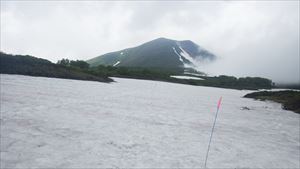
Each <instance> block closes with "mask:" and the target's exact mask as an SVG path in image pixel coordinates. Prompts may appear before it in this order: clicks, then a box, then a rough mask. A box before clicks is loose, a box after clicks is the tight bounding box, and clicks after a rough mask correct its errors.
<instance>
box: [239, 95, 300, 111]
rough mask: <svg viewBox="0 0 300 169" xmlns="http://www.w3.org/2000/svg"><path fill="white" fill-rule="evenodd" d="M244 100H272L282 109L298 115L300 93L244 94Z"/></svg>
mask: <svg viewBox="0 0 300 169" xmlns="http://www.w3.org/2000/svg"><path fill="white" fill-rule="evenodd" d="M244 97H246V98H254V99H259V100H272V101H275V102H278V103H281V104H282V107H283V109H286V110H292V111H294V112H296V113H298V114H300V92H299V91H292V90H285V91H261V92H254V93H249V94H246V95H245V96H244Z"/></svg>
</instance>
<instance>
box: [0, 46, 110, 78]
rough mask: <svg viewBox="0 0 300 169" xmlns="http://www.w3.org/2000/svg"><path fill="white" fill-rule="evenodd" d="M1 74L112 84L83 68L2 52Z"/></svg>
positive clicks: (0, 59)
mask: <svg viewBox="0 0 300 169" xmlns="http://www.w3.org/2000/svg"><path fill="white" fill-rule="evenodd" d="M0 73H4V74H20V75H30V76H43V77H55V78H65V79H78V80H93V81H100V82H111V81H112V79H110V78H108V77H107V76H94V75H91V74H89V73H87V72H85V71H83V70H82V69H81V68H76V67H67V66H64V65H60V64H54V63H52V62H50V61H48V60H46V59H40V58H36V57H33V56H29V55H11V54H6V53H3V52H0Z"/></svg>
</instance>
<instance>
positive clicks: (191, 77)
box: [170, 76, 204, 80]
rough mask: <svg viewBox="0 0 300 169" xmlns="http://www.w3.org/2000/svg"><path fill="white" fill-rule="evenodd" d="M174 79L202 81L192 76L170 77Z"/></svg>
mask: <svg viewBox="0 0 300 169" xmlns="http://www.w3.org/2000/svg"><path fill="white" fill-rule="evenodd" d="M170 77H173V78H176V79H193V80H204V79H202V78H200V77H193V76H170Z"/></svg>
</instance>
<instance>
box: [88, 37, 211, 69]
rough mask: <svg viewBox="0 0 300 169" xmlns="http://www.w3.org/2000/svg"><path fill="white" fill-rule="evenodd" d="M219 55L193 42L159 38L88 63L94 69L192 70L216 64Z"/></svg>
mask: <svg viewBox="0 0 300 169" xmlns="http://www.w3.org/2000/svg"><path fill="white" fill-rule="evenodd" d="M215 59H216V56H215V55H214V54H212V53H210V52H209V51H207V50H205V49H204V48H202V47H200V46H198V45H197V44H195V43H194V42H192V41H190V40H184V41H176V40H171V39H166V38H158V39H155V40H152V41H150V42H147V43H144V44H142V45H140V46H137V47H133V48H127V49H123V50H120V51H116V52H111V53H107V54H104V55H101V56H98V57H95V58H92V59H90V60H87V62H88V63H89V64H90V65H91V66H98V65H111V66H120V67H148V68H164V69H165V68H166V69H168V68H172V69H174V68H192V69H197V68H199V66H200V65H201V64H202V63H204V62H205V63H206V62H207V61H213V60H215Z"/></svg>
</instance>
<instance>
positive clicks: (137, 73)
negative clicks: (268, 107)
mask: <svg viewBox="0 0 300 169" xmlns="http://www.w3.org/2000/svg"><path fill="white" fill-rule="evenodd" d="M89 73H91V74H93V75H100V76H109V77H111V76H113V77H125V78H135V79H149V80H159V81H167V82H174V83H182V84H189V85H197V86H212V87H222V88H231V89H249V90H256V89H270V88H272V87H273V86H274V84H273V83H272V81H271V80H269V79H265V78H260V77H245V78H236V77H233V76H225V75H221V76H215V77H208V76H197V77H200V78H202V79H204V80H194V79H176V78H172V77H170V76H171V75H180V74H181V75H183V69H173V70H170V69H168V70H164V69H159V68H138V67H113V66H103V65H100V66H97V67H92V68H90V69H89ZM190 76H192V75H190Z"/></svg>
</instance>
